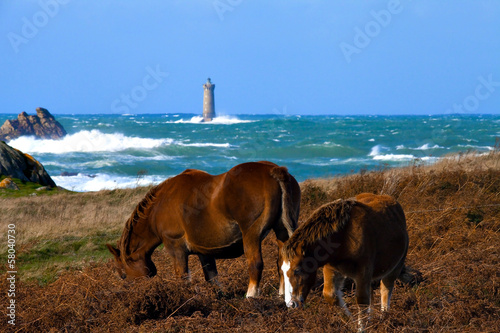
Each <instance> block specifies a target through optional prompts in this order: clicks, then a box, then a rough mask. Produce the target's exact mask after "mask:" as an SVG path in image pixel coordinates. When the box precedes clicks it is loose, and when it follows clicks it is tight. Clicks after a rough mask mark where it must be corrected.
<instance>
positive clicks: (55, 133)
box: [0, 108, 67, 141]
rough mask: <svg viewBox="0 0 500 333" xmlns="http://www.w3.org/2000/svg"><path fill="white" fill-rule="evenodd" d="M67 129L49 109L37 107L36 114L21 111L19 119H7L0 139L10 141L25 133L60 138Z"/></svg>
mask: <svg viewBox="0 0 500 333" xmlns="http://www.w3.org/2000/svg"><path fill="white" fill-rule="evenodd" d="M66 134H67V133H66V130H65V129H64V128H63V127H62V125H61V124H60V123H59V122H58V121H57V120H56V119H55V118H54V116H53V115H51V114H50V112H49V111H47V109H44V108H37V109H36V116H30V115H28V114H27V113H26V112H21V113H20V114H19V115H18V116H17V119H12V120H6V121H5V123H4V124H3V125H2V127H0V140H5V141H9V140H12V139H15V138H18V137H20V136H23V135H32V136H36V137H38V138H41V139H60V138H62V137H63V136H65V135H66Z"/></svg>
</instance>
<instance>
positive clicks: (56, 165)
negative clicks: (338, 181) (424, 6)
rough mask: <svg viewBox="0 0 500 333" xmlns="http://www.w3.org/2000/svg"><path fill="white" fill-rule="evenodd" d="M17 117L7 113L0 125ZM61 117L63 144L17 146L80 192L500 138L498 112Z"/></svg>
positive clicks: (488, 145)
mask: <svg viewBox="0 0 500 333" xmlns="http://www.w3.org/2000/svg"><path fill="white" fill-rule="evenodd" d="M15 117H16V115H10V114H2V115H0V122H1V123H3V122H4V121H5V120H6V119H11V118H15ZM55 117H56V119H57V120H58V121H59V122H60V123H61V124H62V125H63V126H64V128H65V129H66V130H67V131H68V135H67V136H66V137H65V138H64V139H62V140H36V139H34V138H31V137H22V138H19V139H15V140H12V141H10V142H9V144H10V145H11V146H13V147H15V148H17V149H20V150H21V151H23V152H26V153H29V154H31V155H33V156H34V157H35V158H37V159H38V160H39V161H41V162H42V164H43V165H44V166H45V168H46V169H47V171H48V172H49V174H50V175H51V176H52V177H53V179H54V180H55V182H56V183H57V184H58V185H60V186H63V187H65V188H67V189H72V190H76V191H96V190H100V189H112V188H124V187H133V186H137V185H145V184H150V183H158V182H160V181H162V180H164V179H166V178H168V177H171V176H174V175H176V174H178V173H180V172H182V171H183V170H185V169H187V168H195V169H201V170H205V171H207V172H209V173H211V174H218V173H222V172H225V171H227V170H228V169H230V168H231V167H232V166H234V165H236V164H239V163H243V162H247V161H259V160H269V161H272V162H275V163H277V164H279V165H284V166H287V167H288V169H289V171H290V173H291V174H293V175H294V176H295V177H296V178H297V180H298V181H303V180H305V179H307V178H314V177H330V176H335V175H341V174H348V173H353V172H359V171H360V170H376V169H380V168H387V167H396V166H406V165H410V164H413V163H434V162H435V161H437V160H438V159H439V158H440V157H442V156H444V155H447V154H451V153H458V152H467V151H470V150H474V151H477V152H479V153H486V152H488V151H491V150H493V149H494V147H495V145H496V144H497V145H498V138H499V137H500V115H441V116H289V115H237V116H221V117H217V118H215V120H214V121H213V122H211V123H202V122H201V117H199V116H197V115H193V114H149V115H147V114H138V115H98V114H96V115H57V114H56V115H55Z"/></svg>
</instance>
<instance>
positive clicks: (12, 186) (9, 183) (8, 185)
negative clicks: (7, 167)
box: [0, 178, 19, 191]
mask: <svg viewBox="0 0 500 333" xmlns="http://www.w3.org/2000/svg"><path fill="white" fill-rule="evenodd" d="M0 188H5V189H8V190H15V191H19V186H17V184H16V183H14V181H13V180H12V178H5V179H4V180H2V181H1V182H0Z"/></svg>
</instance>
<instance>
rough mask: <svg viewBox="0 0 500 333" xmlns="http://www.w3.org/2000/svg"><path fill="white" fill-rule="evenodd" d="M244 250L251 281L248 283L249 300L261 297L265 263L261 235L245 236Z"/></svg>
mask: <svg viewBox="0 0 500 333" xmlns="http://www.w3.org/2000/svg"><path fill="white" fill-rule="evenodd" d="M243 249H244V251H245V256H246V257H247V261H248V273H249V275H250V281H249V283H248V290H247V298H248V297H257V296H259V293H260V290H259V284H260V279H261V278H262V270H263V269H264V262H263V261H262V251H261V244H260V236H259V235H256V236H255V235H246V236H243Z"/></svg>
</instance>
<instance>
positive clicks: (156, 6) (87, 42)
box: [0, 0, 500, 115]
mask: <svg viewBox="0 0 500 333" xmlns="http://www.w3.org/2000/svg"><path fill="white" fill-rule="evenodd" d="M0 54H1V58H0V73H1V78H0V101H1V105H2V107H1V110H0V112H2V113H19V112H21V111H27V112H28V113H33V112H34V110H35V108H36V107H38V106H42V107H45V108H47V109H49V111H51V112H52V113H55V114H63V113H122V114H123V113H133V114H137V113H201V111H202V98H203V89H202V85H203V83H204V82H205V81H206V79H207V77H211V78H212V81H213V82H214V83H215V84H216V89H215V103H216V109H217V111H218V112H219V113H224V114H244V113H251V114H253V113H258V114H261V113H263V114H273V113H278V114H337V115H344V114H397V115H400V114H401V115H403V114H425V115H427V114H443V113H444V114H446V113H452V112H453V113H492V114H499V113H500V1H498V0H489V1H488V0H453V1H451V0H449V1H444V0H443V1H437V0H432V1H431V0H420V1H418V0H413V1H411V0H400V1H397V0H389V1H375V0H371V1H367V0H356V1H353V0H342V1H340V0H339V1H329V0H324V1H321V0H296V1H292V0H275V1H269V0H267V1H264V0H206V1H205V0H190V1H187V0H179V1H173V0H171V1H165V0H142V1H124V0H122V1H110V0H40V1H38V0H36V1H35V0H19V1H1V2H0Z"/></svg>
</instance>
